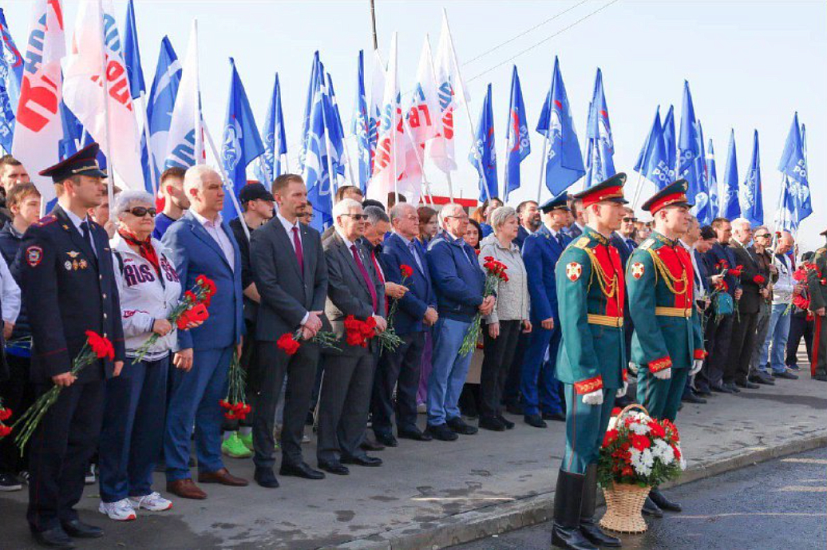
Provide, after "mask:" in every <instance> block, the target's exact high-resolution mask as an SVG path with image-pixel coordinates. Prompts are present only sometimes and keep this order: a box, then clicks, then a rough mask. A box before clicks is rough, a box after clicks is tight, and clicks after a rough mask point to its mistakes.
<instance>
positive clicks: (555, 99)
mask: <svg viewBox="0 0 827 550" xmlns="http://www.w3.org/2000/svg"><path fill="white" fill-rule="evenodd" d="M537 132H539V133H540V134H542V135H543V136H545V138H546V140H548V141H547V147H548V148H547V149H546V151H547V152H546V174H545V176H546V187H548V190H549V191H551V194H552V196H555V197H556V196H557V195H559V194H560V193H562V192H563V191H565V190H566V189H568V188H569V187H570V186H571V185H572V184H573V183H574V182H576V181H577V180H579V179H580V178H582V177H583V176H584V175H585V174H586V168H585V167H584V166H583V153H582V152H581V150H580V142H578V141H577V133H576V132H575V130H574V120H572V118H571V108H570V107H569V97H568V94H566V87H565V85H564V84H563V76H562V74H560V63H559V61H558V59H557V58H556V57H555V58H554V73H553V74H552V78H551V88H550V89H549V91H548V95H546V101H545V103H544V104H543V110H542V112H541V113H540V120H539V121H538V122H537Z"/></svg>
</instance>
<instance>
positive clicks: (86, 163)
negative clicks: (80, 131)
mask: <svg viewBox="0 0 827 550" xmlns="http://www.w3.org/2000/svg"><path fill="white" fill-rule="evenodd" d="M98 151H100V146H99V145H98V144H97V143H91V144H89V145H87V146H86V147H84V148H83V149H81V150H80V151H78V152H77V153H75V154H74V155H72V156H71V157H69V158H67V159H65V160H62V161H60V162H58V163H57V164H55V165H54V166H50V167H49V168H46V169H45V170H41V171H40V172H38V173H39V174H40V175H41V176H46V177H50V178H52V182H54V183H61V182H63V181H64V180H67V179H69V178H71V177H72V176H90V177H97V178H105V177H106V172H104V171H103V170H101V169H100V166H99V165H98Z"/></svg>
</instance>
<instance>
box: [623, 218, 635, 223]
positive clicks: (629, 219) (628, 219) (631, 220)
mask: <svg viewBox="0 0 827 550" xmlns="http://www.w3.org/2000/svg"><path fill="white" fill-rule="evenodd" d="M623 221H624V222H626V223H630V222H636V221H637V218H623Z"/></svg>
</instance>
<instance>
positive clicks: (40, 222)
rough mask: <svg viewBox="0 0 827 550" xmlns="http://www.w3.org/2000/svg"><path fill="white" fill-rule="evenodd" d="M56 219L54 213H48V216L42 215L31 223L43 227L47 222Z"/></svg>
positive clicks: (49, 222) (52, 221) (53, 221)
mask: <svg viewBox="0 0 827 550" xmlns="http://www.w3.org/2000/svg"><path fill="white" fill-rule="evenodd" d="M56 221H57V216H55V215H54V214H49V215H48V216H44V217H42V218H40V219H39V220H37V221H36V222H34V223H33V224H32V225H33V226H35V227H45V226H47V225H49V224H52V223H55V222H56Z"/></svg>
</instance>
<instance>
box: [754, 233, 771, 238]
mask: <svg viewBox="0 0 827 550" xmlns="http://www.w3.org/2000/svg"><path fill="white" fill-rule="evenodd" d="M769 236H770V234H769V233H761V234H760V235H755V238H756V239H768V238H769Z"/></svg>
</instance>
